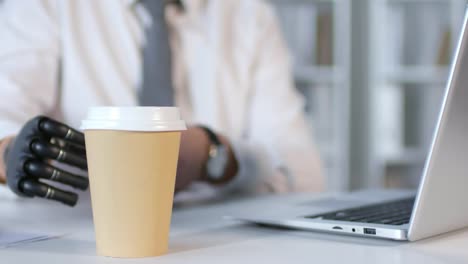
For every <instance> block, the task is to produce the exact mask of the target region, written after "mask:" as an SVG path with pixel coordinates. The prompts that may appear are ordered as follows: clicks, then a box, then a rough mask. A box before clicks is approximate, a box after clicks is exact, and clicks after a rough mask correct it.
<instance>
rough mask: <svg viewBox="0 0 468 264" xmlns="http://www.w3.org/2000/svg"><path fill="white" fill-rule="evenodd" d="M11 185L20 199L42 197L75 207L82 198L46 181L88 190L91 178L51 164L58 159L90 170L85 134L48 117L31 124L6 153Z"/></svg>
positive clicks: (8, 178)
mask: <svg viewBox="0 0 468 264" xmlns="http://www.w3.org/2000/svg"><path fill="white" fill-rule="evenodd" d="M4 159H5V164H6V166H7V172H6V176H7V184H8V186H9V187H10V189H11V190H12V191H13V192H15V193H16V194H18V195H20V196H25V197H35V196H37V197H42V198H46V199H51V200H56V201H60V202H62V203H64V204H67V205H70V206H74V205H75V204H76V202H77V201H78V195H77V194H76V193H74V192H68V191H64V190H60V189H58V188H56V187H53V186H50V185H49V184H47V183H46V182H44V180H48V181H53V182H59V183H62V184H66V185H69V186H72V187H74V188H78V189H81V190H86V189H87V188H88V185H89V182H88V178H86V177H83V176H79V175H76V174H73V173H71V172H68V171H66V170H63V169H59V168H56V167H54V166H52V165H51V164H50V161H51V160H57V161H59V162H61V163H63V164H67V165H72V166H74V167H78V168H80V169H82V170H86V169H87V162H86V150H85V141H84V135H83V134H82V133H81V132H78V131H76V130H74V129H72V128H70V127H69V126H67V125H64V124H62V123H60V122H57V121H55V120H52V119H50V118H48V117H45V116H38V117H35V118H33V119H31V120H30V121H28V122H27V123H26V124H25V125H24V126H23V128H22V129H21V131H20V132H19V134H18V135H17V136H16V138H15V139H14V141H13V142H11V143H10V145H9V146H8V147H7V150H6V152H5V156H4Z"/></svg>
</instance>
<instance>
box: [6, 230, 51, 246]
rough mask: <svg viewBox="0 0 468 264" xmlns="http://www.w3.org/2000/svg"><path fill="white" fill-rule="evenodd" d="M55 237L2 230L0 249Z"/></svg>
mask: <svg viewBox="0 0 468 264" xmlns="http://www.w3.org/2000/svg"><path fill="white" fill-rule="evenodd" d="M54 237H56V236H51V235H45V234H38V233H29V232H21V231H11V230H3V229H1V228H0V248H7V247H14V246H20V245H23V244H26V243H32V242H37V241H42V240H47V239H52V238H54Z"/></svg>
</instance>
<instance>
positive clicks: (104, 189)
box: [85, 130, 181, 258]
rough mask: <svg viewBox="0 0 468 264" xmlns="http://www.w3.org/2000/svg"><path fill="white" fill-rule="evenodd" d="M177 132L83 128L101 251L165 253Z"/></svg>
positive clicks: (143, 254)
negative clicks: (84, 129)
mask: <svg viewBox="0 0 468 264" xmlns="http://www.w3.org/2000/svg"><path fill="white" fill-rule="evenodd" d="M180 135H181V132H180V131H177V132H138V131H118V130H86V131H85V139H86V151H87V159H88V171H89V179H90V188H91V201H92V207H93V219H94V227H95V233H96V247H97V253H98V254H99V255H104V256H111V257H129V258H131V257H147V256H158V255H162V254H165V253H166V252H167V249H168V236H169V226H170V221H171V213H172V201H173V196H174V185H175V176H176V170H177V160H178V154H179V145H180Z"/></svg>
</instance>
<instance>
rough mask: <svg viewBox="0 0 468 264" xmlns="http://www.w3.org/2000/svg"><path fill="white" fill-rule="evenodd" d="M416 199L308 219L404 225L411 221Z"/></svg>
mask: <svg viewBox="0 0 468 264" xmlns="http://www.w3.org/2000/svg"><path fill="white" fill-rule="evenodd" d="M414 200H415V198H409V199H402V200H396V201H390V202H385V203H380V204H373V205H368V206H362V207H355V208H351V209H345V210H340V211H335V212H332V213H326V214H320V215H311V216H306V218H321V219H324V220H336V221H350V222H359V223H372V224H385V225H403V224H407V223H409V221H410V217H411V212H412V210H413V205H414Z"/></svg>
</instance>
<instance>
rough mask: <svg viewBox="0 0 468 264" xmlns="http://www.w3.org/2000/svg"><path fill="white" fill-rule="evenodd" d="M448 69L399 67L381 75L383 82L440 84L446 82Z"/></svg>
mask: <svg viewBox="0 0 468 264" xmlns="http://www.w3.org/2000/svg"><path fill="white" fill-rule="evenodd" d="M448 71H449V69H448V67H430V66H401V67H397V68H396V69H395V70H393V71H389V72H388V73H381V77H380V78H382V79H383V80H386V81H387V82H392V83H419V84H441V85H444V84H445V83H446V82H447V76H448Z"/></svg>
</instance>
